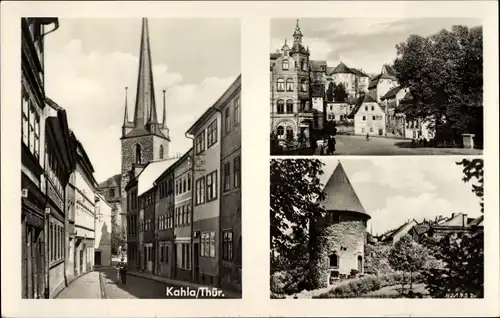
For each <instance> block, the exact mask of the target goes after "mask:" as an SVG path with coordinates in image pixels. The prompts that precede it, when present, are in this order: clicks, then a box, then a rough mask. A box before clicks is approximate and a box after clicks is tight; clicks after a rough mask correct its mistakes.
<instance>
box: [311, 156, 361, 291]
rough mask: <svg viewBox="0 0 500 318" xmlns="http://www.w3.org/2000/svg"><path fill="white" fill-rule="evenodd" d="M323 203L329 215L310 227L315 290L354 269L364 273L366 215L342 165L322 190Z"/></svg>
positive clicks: (312, 273)
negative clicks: (323, 195)
mask: <svg viewBox="0 0 500 318" xmlns="http://www.w3.org/2000/svg"><path fill="white" fill-rule="evenodd" d="M323 191H324V192H325V199H324V200H323V201H321V202H320V203H321V204H322V205H323V206H324V208H325V210H326V211H327V212H326V215H325V217H324V218H323V219H321V220H319V221H318V222H316V223H311V226H310V251H311V254H310V269H311V281H310V282H311V284H312V286H313V287H314V288H321V287H326V286H328V285H329V283H330V280H331V279H334V278H336V277H339V276H340V275H349V274H350V273H351V270H353V269H354V270H356V271H358V272H359V273H363V267H364V246H365V241H366V228H367V221H368V220H369V219H370V215H369V214H368V213H366V211H365V209H364V208H363V206H362V205H361V202H360V201H359V198H358V196H357V195H356V192H355V191H354V189H353V187H352V185H351V182H350V181H349V178H348V177H347V175H346V173H345V170H344V168H343V167H342V164H341V163H339V164H338V166H337V167H336V168H335V171H334V172H333V173H332V175H331V176H330V179H329V180H328V182H327V183H326V186H325V188H324V190H323Z"/></svg>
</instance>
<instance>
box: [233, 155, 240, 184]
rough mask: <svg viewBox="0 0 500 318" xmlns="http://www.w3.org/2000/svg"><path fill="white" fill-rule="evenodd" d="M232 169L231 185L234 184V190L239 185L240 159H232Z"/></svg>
mask: <svg viewBox="0 0 500 318" xmlns="http://www.w3.org/2000/svg"><path fill="white" fill-rule="evenodd" d="M233 169H234V172H233V178H234V180H233V183H234V187H235V188H238V187H239V186H240V184H241V166H240V157H236V158H234V162H233Z"/></svg>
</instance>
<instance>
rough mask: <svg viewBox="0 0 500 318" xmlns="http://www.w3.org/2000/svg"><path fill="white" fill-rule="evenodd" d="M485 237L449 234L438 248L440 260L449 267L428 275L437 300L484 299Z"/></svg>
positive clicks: (433, 295)
mask: <svg viewBox="0 0 500 318" xmlns="http://www.w3.org/2000/svg"><path fill="white" fill-rule="evenodd" d="M483 246H484V235H483V232H477V233H474V234H472V235H470V234H466V233H459V234H449V235H446V236H444V237H443V238H442V239H441V240H440V241H439V242H438V244H437V249H434V250H437V251H438V252H437V253H435V254H434V257H436V259H438V260H441V261H442V262H443V263H444V264H445V265H444V266H443V267H441V268H431V269H429V270H428V271H427V273H426V285H427V289H428V290H429V292H430V294H431V296H432V297H435V298H444V297H452V298H470V297H478V298H482V297H483V296H484V248H483Z"/></svg>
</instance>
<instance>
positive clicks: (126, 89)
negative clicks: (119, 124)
mask: <svg viewBox="0 0 500 318" xmlns="http://www.w3.org/2000/svg"><path fill="white" fill-rule="evenodd" d="M127 123H128V86H125V114H124V115H123V126H125V125H126V124H127Z"/></svg>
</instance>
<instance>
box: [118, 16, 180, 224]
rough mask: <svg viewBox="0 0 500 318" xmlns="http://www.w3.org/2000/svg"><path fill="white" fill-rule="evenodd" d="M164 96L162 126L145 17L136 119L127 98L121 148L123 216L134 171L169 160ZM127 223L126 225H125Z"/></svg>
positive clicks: (135, 109) (143, 20)
mask: <svg viewBox="0 0 500 318" xmlns="http://www.w3.org/2000/svg"><path fill="white" fill-rule="evenodd" d="M125 90H127V88H125ZM163 94H164V96H163V120H162V122H161V123H160V122H158V115H157V111H156V100H155V90H154V82H153V63H152V60H151V47H150V44H149V28H148V20H147V18H142V31H141V48H140V52H139V71H138V78H137V94H136V97H135V107H134V118H133V120H132V121H129V118H128V101H127V95H126V96H125V115H124V118H123V125H122V137H121V138H120V140H121V146H122V150H121V157H122V167H121V168H122V169H121V177H122V179H121V184H122V186H121V207H122V209H121V211H122V215H124V214H126V213H127V193H126V192H125V187H126V185H127V183H128V182H129V180H130V178H131V177H132V176H135V171H138V170H140V169H141V168H143V167H144V166H145V165H146V164H147V163H148V162H150V161H153V160H158V159H166V158H168V151H169V149H168V148H169V143H170V137H169V131H168V128H167V122H166V105H165V91H163ZM132 169H133V170H132ZM131 170H132V172H131ZM126 223H127V222H123V224H126Z"/></svg>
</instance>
